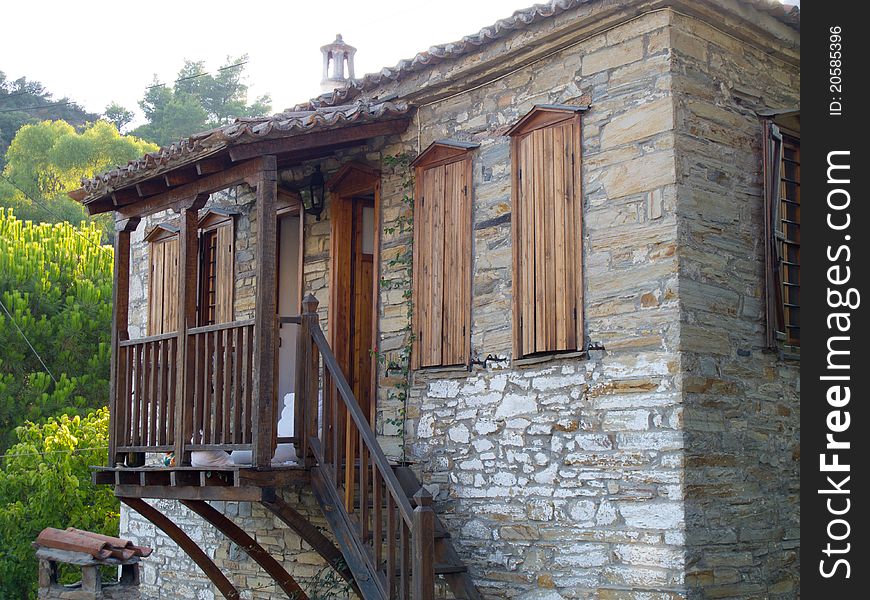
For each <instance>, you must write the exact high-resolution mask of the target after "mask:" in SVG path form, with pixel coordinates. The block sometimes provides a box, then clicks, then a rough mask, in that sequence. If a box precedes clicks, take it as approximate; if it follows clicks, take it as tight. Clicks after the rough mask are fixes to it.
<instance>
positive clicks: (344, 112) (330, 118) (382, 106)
mask: <svg viewBox="0 0 870 600" xmlns="http://www.w3.org/2000/svg"><path fill="white" fill-rule="evenodd" d="M409 110H410V106H409V105H408V104H407V103H405V102H366V101H357V102H353V103H351V104H346V105H342V106H329V107H322V108H316V109H311V110H289V111H284V112H281V113H277V114H275V115H272V116H270V117H259V118H240V119H236V121H235V122H234V123H231V124H229V125H225V126H222V127H217V128H215V129H210V130H208V131H204V132H202V133H197V134H195V135H192V136H190V137H188V138H185V139H183V140H181V141H179V142H177V143H175V144H172V145H170V146H166V147H163V148H161V149H160V150H157V151H156V152H150V153H148V154H146V155H145V156H143V157H142V158H138V159H136V160H131V161H130V162H129V163H127V164H126V165H125V166H119V167H116V168H115V169H111V170H109V171H106V172H104V173H101V174H99V175H97V176H96V177H91V178H83V179H82V188H83V191H84V192H85V195H86V197H94V196H98V195H102V194H105V193H108V192H110V191H112V190H114V189H118V188H121V187H125V186H128V185H131V184H133V183H135V182H137V181H139V180H141V179H144V178H145V177H146V176H151V175H153V171H156V170H158V169H160V168H161V167H166V170H168V169H169V168H172V167H173V166H177V165H181V164H184V163H187V162H192V161H193V160H197V159H200V158H205V157H206V156H209V155H211V154H215V153H217V152H219V151H221V150H223V149H225V148H227V147H229V146H235V145H238V144H245V143H249V142H256V141H260V140H267V139H272V138H276V137H289V136H292V135H301V134H306V133H310V132H313V131H327V130H330V129H339V128H341V127H344V126H346V125H349V124H362V123H367V122H371V121H377V120H381V119H389V118H393V117H401V116H403V115H405V114H406V113H407V112H408V111H409Z"/></svg>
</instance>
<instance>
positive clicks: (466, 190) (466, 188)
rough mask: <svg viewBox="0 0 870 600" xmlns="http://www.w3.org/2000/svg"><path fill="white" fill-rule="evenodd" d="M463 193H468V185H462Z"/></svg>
mask: <svg viewBox="0 0 870 600" xmlns="http://www.w3.org/2000/svg"><path fill="white" fill-rule="evenodd" d="M462 193H463V194H465V195H466V196H467V195H468V186H467V185H466V186H463V187H462Z"/></svg>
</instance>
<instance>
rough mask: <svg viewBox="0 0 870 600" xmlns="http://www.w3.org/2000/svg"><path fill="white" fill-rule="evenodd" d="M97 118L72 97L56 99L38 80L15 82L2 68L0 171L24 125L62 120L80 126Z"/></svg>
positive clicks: (20, 79)
mask: <svg viewBox="0 0 870 600" xmlns="http://www.w3.org/2000/svg"><path fill="white" fill-rule="evenodd" d="M96 118H97V115H95V114H92V113H89V112H87V111H85V110H84V109H82V108H81V107H79V106H78V105H76V104H75V103H74V102H72V101H70V99H69V98H66V97H64V98H59V99H57V98H53V97H52V94H51V93H49V92H48V91H46V89H45V88H44V87H43V86H42V84H41V83H39V82H38V81H32V80H28V79H27V78H26V77H20V78H18V79H16V80H14V81H12V80H9V79H7V77H6V74H5V73H3V71H0V171H2V170H3V165H4V164H5V163H4V157H5V155H6V149H7V148H8V147H9V144H11V143H12V138H14V137H15V134H16V133H17V132H18V130H19V129H21V127H22V126H24V125H27V124H28V123H38V122H39V121H43V120H46V119H49V120H54V119H60V120H63V121H66V122H67V123H69V124H70V125H72V126H73V127H77V128H81V127H84V125H85V123H88V122H91V121H94V120H96Z"/></svg>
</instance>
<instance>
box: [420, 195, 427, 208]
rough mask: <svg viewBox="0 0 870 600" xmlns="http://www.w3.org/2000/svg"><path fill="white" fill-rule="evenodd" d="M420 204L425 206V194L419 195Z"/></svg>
mask: <svg viewBox="0 0 870 600" xmlns="http://www.w3.org/2000/svg"><path fill="white" fill-rule="evenodd" d="M420 206H421V207H423V206H426V196H420Z"/></svg>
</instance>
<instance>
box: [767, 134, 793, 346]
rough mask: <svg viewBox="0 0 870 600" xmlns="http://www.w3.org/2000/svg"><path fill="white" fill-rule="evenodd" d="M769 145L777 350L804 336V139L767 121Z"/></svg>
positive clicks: (770, 341) (770, 284) (771, 311)
mask: <svg viewBox="0 0 870 600" xmlns="http://www.w3.org/2000/svg"><path fill="white" fill-rule="evenodd" d="M793 120H794V119H793ZM798 122H799V121H798ZM764 147H765V155H764V165H763V166H764V207H765V209H764V228H765V273H766V276H765V278H766V294H765V295H766V305H767V346H768V347H769V348H772V349H775V348H776V347H778V345H779V344H780V343H785V344H787V345H789V346H800V340H801V335H800V330H801V326H800V291H801V280H800V265H801V260H800V258H801V255H800V249H801V194H800V191H801V188H800V171H801V153H800V138H799V137H798V134H797V133H796V132H792V133H789V132H786V131H783V130H782V129H781V128H780V127H779V126H778V125H777V124H776V123H775V122H774V121H773V120H766V121H764Z"/></svg>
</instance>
